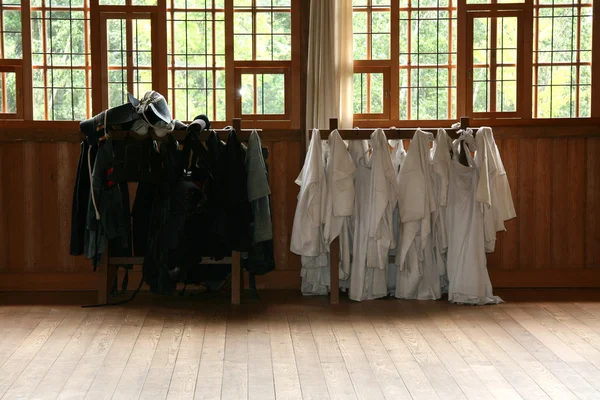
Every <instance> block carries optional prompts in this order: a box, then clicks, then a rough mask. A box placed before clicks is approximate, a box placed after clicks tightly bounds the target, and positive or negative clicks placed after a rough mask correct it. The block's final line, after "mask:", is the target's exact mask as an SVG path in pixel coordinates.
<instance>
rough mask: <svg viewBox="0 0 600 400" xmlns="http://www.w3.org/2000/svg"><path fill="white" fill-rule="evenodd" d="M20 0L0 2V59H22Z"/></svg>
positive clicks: (0, 0)
mask: <svg viewBox="0 0 600 400" xmlns="http://www.w3.org/2000/svg"><path fill="white" fill-rule="evenodd" d="M22 42H23V41H22V36H21V0H0V58H4V59H18V58H22V57H23V43H22Z"/></svg>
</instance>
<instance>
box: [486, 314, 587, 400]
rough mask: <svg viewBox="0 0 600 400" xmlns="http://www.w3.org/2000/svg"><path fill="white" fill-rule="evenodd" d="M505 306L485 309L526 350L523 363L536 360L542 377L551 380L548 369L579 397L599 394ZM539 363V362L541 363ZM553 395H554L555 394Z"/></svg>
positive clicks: (521, 361)
mask: <svg viewBox="0 0 600 400" xmlns="http://www.w3.org/2000/svg"><path fill="white" fill-rule="evenodd" d="M504 308H505V306H504V305H502V306H500V307H493V309H490V308H486V309H485V311H486V312H487V313H488V314H489V315H490V316H491V317H492V319H493V320H494V321H496V323H497V324H498V325H500V326H501V327H502V329H504V330H505V331H506V332H508V334H509V335H510V336H512V337H513V338H514V339H515V340H516V341H517V342H518V343H519V344H520V346H521V350H522V351H524V353H525V354H519V356H521V357H523V358H524V359H523V358H520V360H519V363H523V361H525V360H526V362H532V361H535V362H536V363H534V367H535V368H536V369H538V370H539V371H540V372H542V373H544V375H546V376H545V377H543V378H542V377H540V379H543V380H551V378H550V376H548V375H549V374H547V371H549V372H550V373H551V374H552V375H553V376H555V377H556V378H558V379H559V380H560V382H562V384H563V385H564V386H566V387H567V388H568V389H569V390H570V391H571V392H572V394H574V395H575V396H577V397H583V398H589V397H594V396H596V395H597V392H596V390H595V389H594V388H593V387H592V386H591V385H590V384H589V383H588V382H587V381H586V380H585V379H584V378H582V377H581V376H580V375H579V374H577V373H576V372H575V371H574V370H573V369H572V368H571V367H570V366H569V365H567V364H566V363H565V362H564V361H563V360H561V359H560V357H558V356H557V355H556V354H554V353H553V352H552V351H550V349H548V348H547V347H546V346H545V345H544V344H542V343H541V342H540V341H539V340H538V339H537V338H536V337H535V336H534V335H533V333H532V332H529V331H528V330H527V329H526V328H525V327H523V326H522V325H521V324H519V323H518V322H517V321H515V320H514V319H513V318H512V317H511V316H510V315H508V314H507V313H506V312H505V311H504ZM526 362H525V363H526ZM537 363H539V365H538V364H537ZM538 384H539V382H538ZM540 386H541V385H540ZM551 389H552V390H555V389H558V387H556V385H554V387H553V388H551ZM547 392H548V391H547ZM549 394H550V393H549ZM551 396H552V397H554V396H553V395H551ZM562 396H563V397H564V398H569V396H568V394H567V393H564V392H563V393H562ZM571 398H574V397H571Z"/></svg>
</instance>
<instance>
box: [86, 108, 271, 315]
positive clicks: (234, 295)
mask: <svg viewBox="0 0 600 400" xmlns="http://www.w3.org/2000/svg"><path fill="white" fill-rule="evenodd" d="M241 127H242V120H241V118H234V119H233V129H235V131H236V133H237V135H238V137H239V139H240V141H247V140H248V139H249V137H250V134H251V133H252V132H253V131H254V130H256V131H257V132H260V131H262V130H261V129H241ZM212 131H214V132H215V133H216V134H217V135H218V136H219V139H221V140H226V139H227V136H228V135H229V133H230V132H231V130H230V129H211V130H210V131H206V130H205V131H202V132H201V133H200V139H201V140H207V139H208V136H209V134H210V132H212ZM151 134H152V136H153V138H154V139H157V140H161V139H162V138H159V137H156V135H155V134H154V132H152V133H151ZM186 134H187V132H186V131H173V132H171V135H172V136H173V137H174V138H175V139H176V140H178V141H182V140H184V138H185V136H186ZM110 137H111V139H112V140H123V139H125V138H127V137H134V138H138V139H143V138H145V137H146V136H142V135H139V134H137V133H135V132H132V131H113V132H111V134H110ZM143 264H144V257H109V256H108V241H107V248H106V249H105V251H104V252H103V253H102V255H101V258H100V262H99V264H98V269H99V271H98V272H99V274H98V276H99V278H98V303H99V304H107V302H108V299H109V293H110V290H111V287H112V285H113V282H114V280H115V278H116V277H117V276H116V275H117V268H116V266H117V265H143ZM202 264H205V265H209V264H210V265H214V264H231V304H240V299H241V292H242V288H243V287H244V271H243V270H242V268H241V257H240V252H239V251H232V253H231V257H225V258H224V259H223V260H219V261H215V260H208V259H207V260H204V259H203V260H202ZM251 279H252V277H251Z"/></svg>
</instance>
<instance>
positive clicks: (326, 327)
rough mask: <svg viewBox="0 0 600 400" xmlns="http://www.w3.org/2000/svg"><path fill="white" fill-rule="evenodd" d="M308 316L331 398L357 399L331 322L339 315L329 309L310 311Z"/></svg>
mask: <svg viewBox="0 0 600 400" xmlns="http://www.w3.org/2000/svg"><path fill="white" fill-rule="evenodd" d="M307 317H308V320H309V323H310V328H311V331H312V334H313V339H314V341H315V344H316V347H317V353H318V355H319V361H320V362H321V369H322V370H323V376H324V377H325V383H326V384H327V391H328V393H329V397H330V398H331V399H356V395H355V394H354V388H353V386H352V380H351V379H350V375H349V374H348V370H347V369H346V364H345V363H344V359H343V357H342V353H341V351H340V347H339V346H338V343H337V340H336V338H335V334H334V333H333V328H332V324H331V322H332V321H334V320H335V319H336V318H338V317H337V316H336V314H335V313H334V312H327V310H322V311H321V310H319V311H318V312H314V311H311V312H308V313H307Z"/></svg>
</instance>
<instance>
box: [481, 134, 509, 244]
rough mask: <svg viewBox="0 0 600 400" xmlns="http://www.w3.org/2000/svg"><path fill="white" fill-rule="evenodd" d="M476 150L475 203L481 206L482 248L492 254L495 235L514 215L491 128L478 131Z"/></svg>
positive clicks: (504, 171) (504, 173) (502, 229)
mask: <svg viewBox="0 0 600 400" xmlns="http://www.w3.org/2000/svg"><path fill="white" fill-rule="evenodd" d="M476 149H477V150H476V152H475V165H476V166H477V169H478V170H479V176H480V179H479V183H478V185H477V197H476V200H477V201H478V202H480V203H482V205H483V210H484V231H485V248H486V251H487V252H493V251H494V249H495V247H496V232H500V231H505V230H506V228H505V227H504V222H505V221H507V220H509V219H512V218H515V217H516V216H517V213H516V212H515V206H514V204H513V200H512V196H511V193H510V186H509V184H508V178H507V176H506V170H505V169H504V164H503V163H502V159H501V158H500V152H499V151H498V146H497V145H496V141H495V140H494V134H493V133H492V128H489V127H481V128H479V130H478V131H477V135H476Z"/></svg>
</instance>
